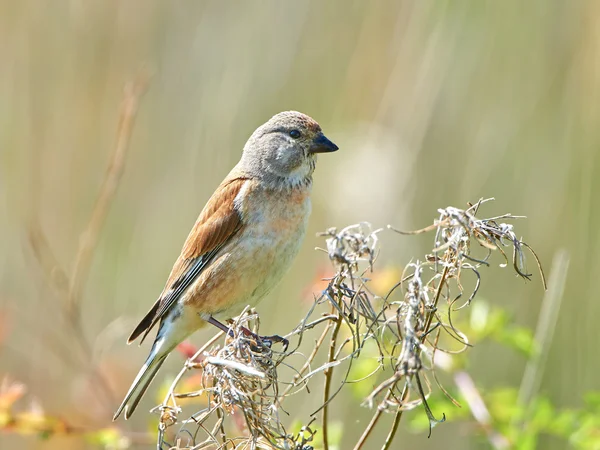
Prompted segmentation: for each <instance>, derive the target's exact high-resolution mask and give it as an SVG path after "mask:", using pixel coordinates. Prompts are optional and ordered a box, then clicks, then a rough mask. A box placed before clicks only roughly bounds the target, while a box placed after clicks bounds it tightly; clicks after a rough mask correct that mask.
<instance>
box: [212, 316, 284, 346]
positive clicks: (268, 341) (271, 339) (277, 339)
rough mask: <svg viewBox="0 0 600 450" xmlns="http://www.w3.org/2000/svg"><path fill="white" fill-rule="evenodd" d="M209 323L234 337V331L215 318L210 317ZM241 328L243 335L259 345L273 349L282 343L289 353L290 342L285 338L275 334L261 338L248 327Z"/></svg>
mask: <svg viewBox="0 0 600 450" xmlns="http://www.w3.org/2000/svg"><path fill="white" fill-rule="evenodd" d="M208 323H210V324H211V325H214V326H216V327H217V328H219V329H220V330H222V331H224V332H225V333H227V335H228V336H230V337H234V334H233V330H232V329H231V328H230V327H228V326H227V325H224V324H222V323H221V322H219V321H218V320H217V319H215V318H214V317H210V318H209V319H208ZM240 328H241V330H242V333H244V335H245V336H247V337H250V338H252V339H254V340H255V341H256V342H257V343H260V344H262V345H264V346H265V347H267V348H269V349H270V348H271V346H272V345H273V344H277V343H282V344H283V351H284V352H285V351H287V349H288V345H289V344H290V342H289V341H288V340H287V339H286V338H283V337H281V336H278V335H276V334H274V335H273V336H259V335H258V334H256V333H254V332H252V331H250V330H249V329H248V328H246V327H240ZM255 349H256V347H255Z"/></svg>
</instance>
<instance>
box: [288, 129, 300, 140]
mask: <svg viewBox="0 0 600 450" xmlns="http://www.w3.org/2000/svg"><path fill="white" fill-rule="evenodd" d="M290 136H291V137H293V138H294V139H298V138H299V137H300V132H299V131H298V130H292V131H290Z"/></svg>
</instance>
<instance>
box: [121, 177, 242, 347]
mask: <svg viewBox="0 0 600 450" xmlns="http://www.w3.org/2000/svg"><path fill="white" fill-rule="evenodd" d="M246 181H247V179H246V178H233V179H226V180H225V181H224V182H223V183H222V184H221V185H220V186H219V187H218V188H217V190H216V191H215V193H214V194H213V195H212V197H211V198H210V200H209V201H208V203H207V204H206V206H205V207H204V209H203V210H202V212H201V213H200V216H199V217H198V220H197V221H196V223H195V225H194V227H193V228H192V231H190V234H189V235H188V237H187V239H186V241H185V244H183V249H182V250H181V254H180V255H179V258H178V259H177V261H176V262H175V265H174V266H173V269H172V270H171V275H169V279H168V280H167V283H166V285H165V288H164V290H163V292H162V293H161V295H160V297H159V298H158V300H157V301H156V303H155V304H154V306H153V307H152V309H150V311H149V312H148V314H146V316H145V317H144V318H143V319H142V320H141V322H140V323H139V324H138V326H137V327H136V328H135V330H133V332H132V333H131V336H130V337H129V339H128V341H127V342H128V343H131V342H133V341H134V340H136V339H137V338H138V337H139V336H140V335H141V334H142V333H144V336H143V337H142V341H143V340H144V338H145V337H146V335H147V334H148V332H149V331H150V330H151V329H152V328H153V327H154V325H156V324H157V323H158V321H159V320H160V319H161V318H162V317H163V315H164V314H165V313H166V312H167V311H168V310H169V309H170V308H171V306H173V304H175V302H177V300H178V299H179V298H180V297H181V295H182V294H183V293H184V292H185V290H186V289H187V288H188V287H189V286H190V285H191V284H192V283H193V282H194V280H195V279H196V277H197V276H198V275H199V274H200V273H201V272H202V271H203V270H204V268H205V267H206V266H207V264H208V263H210V261H211V260H212V259H213V258H214V256H215V255H216V254H217V253H218V252H219V250H220V249H221V247H223V245H225V244H226V243H227V242H228V241H229V239H231V237H232V236H233V235H234V234H235V233H237V232H238V231H239V230H240V228H241V227H242V226H243V223H242V218H241V216H240V214H239V212H238V211H237V210H236V208H235V205H234V200H235V197H236V196H237V195H238V193H239V192H240V190H241V189H242V187H243V186H244V183H246Z"/></svg>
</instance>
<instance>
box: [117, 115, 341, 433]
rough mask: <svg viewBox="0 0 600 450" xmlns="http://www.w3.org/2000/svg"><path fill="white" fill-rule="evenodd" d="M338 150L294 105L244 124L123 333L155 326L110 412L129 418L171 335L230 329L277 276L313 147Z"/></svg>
mask: <svg viewBox="0 0 600 450" xmlns="http://www.w3.org/2000/svg"><path fill="white" fill-rule="evenodd" d="M337 150H338V146H337V145H335V144H334V143H333V142H332V141H330V140H329V139H328V138H327V137H326V136H325V135H324V134H323V131H322V130H321V127H320V125H319V124H318V123H317V122H316V121H315V120H314V119H312V118H311V117H309V116H308V115H306V114H303V113H300V112H297V111H284V112H281V113H279V114H276V115H275V116H273V117H272V118H271V119H269V120H268V121H267V122H266V123H264V124H263V125H261V126H260V127H258V128H257V129H256V130H255V131H254V133H252V135H251V136H250V138H249V139H248V141H247V142H246V144H245V145H244V148H243V151H242V156H241V158H240V160H239V162H238V163H237V164H236V165H235V167H234V168H233V169H232V170H231V171H230V172H229V174H228V175H227V176H226V177H225V179H224V180H223V182H222V183H221V184H220V185H219V186H218V187H217V189H216V190H215V192H214V193H213V194H212V196H211V197H210V199H209V200H208V202H207V203H206V205H205V206H204V208H203V209H202V211H201V212H200V215H199V216H198V219H197V220H196V223H195V224H194V226H193V228H192V230H191V231H190V233H189V235H188V237H187V239H186V241H185V243H184V245H183V248H182V250H181V254H180V255H179V257H178V258H177V260H176V261H175V264H174V266H173V269H172V270H171V273H170V275H169V277H168V279H167V281H166V284H165V287H164V289H163V291H162V293H161V294H160V296H159V297H158V300H156V302H155V303H154V305H153V306H152V308H151V309H150V311H149V312H148V313H147V314H146V315H145V316H144V318H143V319H142V320H141V321H140V323H139V324H138V326H137V327H136V328H135V329H134V330H133V332H132V333H131V336H130V337H129V339H128V341H127V343H128V344H131V343H132V342H134V341H135V340H136V339H138V338H139V337H140V336H141V341H140V345H141V343H142V342H143V341H144V339H145V338H146V336H147V335H148V334H149V333H150V331H151V330H152V329H153V328H154V327H155V326H156V325H158V331H157V333H156V338H155V340H154V342H153V344H152V348H151V350H150V353H149V355H148V357H147V359H146V361H145V363H144V364H143V366H142V368H141V369H140V371H139V373H138V374H137V376H136V377H135V379H134V380H133V383H132V384H131V387H130V388H129V390H128V392H127V394H126V395H125V398H124V399H123V402H122V403H121V405H120V406H119V407H118V409H117V411H116V412H115V414H114V416H113V421H114V420H116V419H117V418H118V417H119V416H120V415H121V414H122V413H123V412H124V417H125V419H128V418H129V417H131V415H132V414H133V412H134V411H135V409H136V407H137V406H138V404H139V402H140V400H141V399H142V396H143V395H144V393H145V392H146V390H147V389H148V386H149V385H150V383H151V381H152V380H153V379H154V377H155V376H156V374H157V372H158V370H159V369H160V367H161V366H162V364H163V363H164V362H165V360H166V358H167V356H168V355H169V354H170V352H171V351H172V350H173V349H174V348H175V347H176V346H177V345H178V344H179V343H181V342H182V341H183V340H184V339H186V338H187V337H188V336H190V335H191V334H192V333H194V332H195V331H197V330H198V329H200V328H202V327H203V326H206V325H207V324H212V325H214V326H217V327H218V328H220V329H221V330H224V331H228V330H229V327H227V326H226V325H224V324H223V323H222V322H221V321H222V320H228V319H231V318H233V317H235V316H237V315H239V314H240V313H241V312H242V311H243V310H244V309H245V308H246V307H248V306H250V307H254V306H255V305H256V304H257V303H258V302H259V301H260V300H262V299H263V298H264V297H265V296H266V295H267V294H268V293H269V291H270V290H271V289H272V288H273V287H274V286H275V285H276V284H277V283H278V282H279V280H280V279H281V278H282V276H283V275H284V274H285V272H287V270H288V269H289V267H290V265H291V263H292V261H293V259H294V258H295V256H296V254H297V253H298V251H299V249H300V246H301V243H302V241H303V238H304V235H305V233H306V228H307V222H308V218H309V215H310V211H311V201H310V193H311V189H312V176H313V172H314V170H315V163H316V160H317V154H319V153H330V152H335V151H337ZM274 337H275V336H274ZM279 339H280V340H282V339H281V338H279Z"/></svg>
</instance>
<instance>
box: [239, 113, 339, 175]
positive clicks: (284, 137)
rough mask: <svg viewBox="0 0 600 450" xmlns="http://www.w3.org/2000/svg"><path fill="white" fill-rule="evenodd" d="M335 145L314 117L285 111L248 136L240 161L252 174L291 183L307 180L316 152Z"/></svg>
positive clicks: (326, 150) (310, 173)
mask: <svg viewBox="0 0 600 450" xmlns="http://www.w3.org/2000/svg"><path fill="white" fill-rule="evenodd" d="M337 149H338V147H337V145H335V144H334V143H333V142H331V141H330V140H329V139H327V138H326V137H325V135H324V134H323V132H322V131H321V127H320V126H319V124H318V123H317V122H316V121H315V120H314V119H312V118H310V117H309V116H307V115H306V114H302V113H299V112H296V111H286V112H281V113H279V114H277V115H275V116H273V117H272V118H271V119H270V120H269V121H268V122H267V123H265V124H264V125H261V126H260V127H259V128H258V129H257V130H256V131H255V132H254V133H253V134H252V136H250V139H248V142H247V143H246V145H245V146H244V153H243V155H242V161H241V163H242V166H243V168H244V169H245V170H248V171H250V172H251V173H252V174H253V175H255V176H260V177H261V178H264V179H266V180H271V179H272V180H273V181H277V182H280V181H284V182H285V183H286V184H287V185H292V186H293V185H297V184H302V183H310V179H311V176H312V173H313V171H314V168H315V161H316V154H317V153H330V152H335V151H336V150H337Z"/></svg>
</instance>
